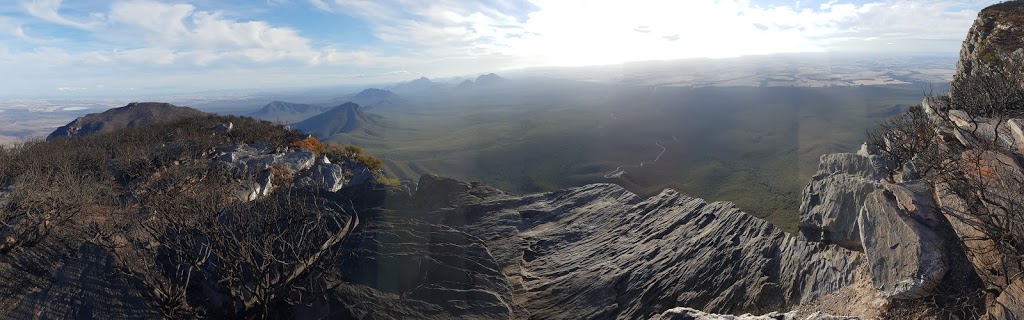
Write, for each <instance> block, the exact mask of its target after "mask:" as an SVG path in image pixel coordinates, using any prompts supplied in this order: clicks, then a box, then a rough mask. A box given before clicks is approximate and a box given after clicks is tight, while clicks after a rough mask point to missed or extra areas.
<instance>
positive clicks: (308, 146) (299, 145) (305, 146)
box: [288, 136, 327, 156]
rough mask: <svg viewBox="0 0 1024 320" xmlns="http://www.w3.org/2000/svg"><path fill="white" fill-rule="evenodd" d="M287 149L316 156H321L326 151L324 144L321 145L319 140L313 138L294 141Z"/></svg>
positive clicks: (308, 137)
mask: <svg viewBox="0 0 1024 320" xmlns="http://www.w3.org/2000/svg"><path fill="white" fill-rule="evenodd" d="M288 147H289V148H296V149H302V150H306V151H309V152H312V153H313V154H315V155H317V156H319V155H322V154H324V152H326V151H327V149H326V148H325V147H324V144H323V143H321V142H320V140H317V139H316V138H313V136H307V137H306V138H305V139H302V140H298V141H294V142H292V143H291V144H289V145H288Z"/></svg>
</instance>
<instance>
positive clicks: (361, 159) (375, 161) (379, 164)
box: [355, 154, 384, 171]
mask: <svg viewBox="0 0 1024 320" xmlns="http://www.w3.org/2000/svg"><path fill="white" fill-rule="evenodd" d="M355 161H356V162H357V163H361V164H363V165H364V166H366V168H367V169H370V170H372V171H380V170H381V169H384V161H382V160H380V158H376V157H371V156H367V155H362V154H360V155H356V157H355Z"/></svg>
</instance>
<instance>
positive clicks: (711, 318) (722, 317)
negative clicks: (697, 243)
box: [651, 308, 859, 320]
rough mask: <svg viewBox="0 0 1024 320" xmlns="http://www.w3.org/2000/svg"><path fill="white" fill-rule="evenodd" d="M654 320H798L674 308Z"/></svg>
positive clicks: (836, 319) (830, 319)
mask: <svg viewBox="0 0 1024 320" xmlns="http://www.w3.org/2000/svg"><path fill="white" fill-rule="evenodd" d="M651 319H652V320H795V319H797V316H796V313H795V312H787V313H779V312H772V313H768V314H764V315H759V316H755V315H750V314H744V315H739V316H734V315H727V314H713V313H706V312H703V311H700V310H694V309H691V308H672V309H669V310H668V311H665V312H663V313H661V314H660V315H657V316H654V317H651ZM803 319H804V320H855V319H859V318H857V317H841V316H833V315H830V314H826V313H821V312H815V313H813V314H811V315H809V316H807V317H806V318H803Z"/></svg>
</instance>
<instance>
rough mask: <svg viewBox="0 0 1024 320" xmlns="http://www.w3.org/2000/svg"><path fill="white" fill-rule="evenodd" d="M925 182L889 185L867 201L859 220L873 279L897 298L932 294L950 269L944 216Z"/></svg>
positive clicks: (887, 294) (883, 291) (891, 295)
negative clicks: (941, 226)
mask: <svg viewBox="0 0 1024 320" xmlns="http://www.w3.org/2000/svg"><path fill="white" fill-rule="evenodd" d="M941 219H942V218H941V217H940V216H939V213H938V212H937V207H936V205H935V204H934V201H932V193H931V188H930V187H929V185H928V183H927V182H925V181H921V180H919V181H915V182H909V183H901V184H891V183H885V184H884V189H881V190H875V191H873V192H872V193H871V194H870V195H869V197H868V198H867V199H866V200H865V202H864V206H863V208H862V209H861V212H860V215H859V217H858V219H857V221H858V224H859V225H860V238H861V239H862V241H863V244H864V253H865V257H866V258H867V261H868V266H869V267H870V269H871V279H872V282H873V283H874V285H875V288H876V289H878V290H879V291H881V292H882V295H883V296H885V297H886V298H891V299H913V298H921V297H924V296H927V295H929V294H931V293H932V289H934V288H935V286H936V285H938V283H939V282H940V281H941V280H942V278H943V276H945V274H946V270H947V258H946V254H945V247H946V246H945V244H944V242H943V241H944V240H943V237H941V236H940V235H938V234H936V232H935V230H936V228H937V227H938V226H939V224H940V223H942V222H944V220H941Z"/></svg>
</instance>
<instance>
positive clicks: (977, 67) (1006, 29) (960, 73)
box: [949, 1, 1024, 100]
mask: <svg viewBox="0 0 1024 320" xmlns="http://www.w3.org/2000/svg"><path fill="white" fill-rule="evenodd" d="M1022 21H1024V6H1021V5H1020V4H1019V3H1017V2H1015V1H1009V2H1005V3H1000V4H996V5H992V6H989V7H987V8H985V9H984V10H982V11H981V12H980V13H978V18H977V19H976V20H975V21H974V25H972V26H971V29H970V31H968V32H967V38H966V39H964V42H963V45H962V47H961V49H960V59H959V61H958V62H957V65H956V74H954V75H953V81H952V83H951V88H950V92H949V93H950V96H951V97H953V98H954V100H955V99H956V98H957V95H963V94H970V93H969V90H967V89H966V88H967V87H968V86H969V85H970V82H971V81H972V79H976V78H978V76H983V75H985V74H988V73H991V72H993V71H994V70H1001V69H1006V68H1020V67H1021V66H1020V65H1017V63H1016V62H1018V61H1020V59H1021V58H1022V57H1024V51H1021V50H1020V49H1021V48H1022V47H1024V22H1022Z"/></svg>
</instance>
